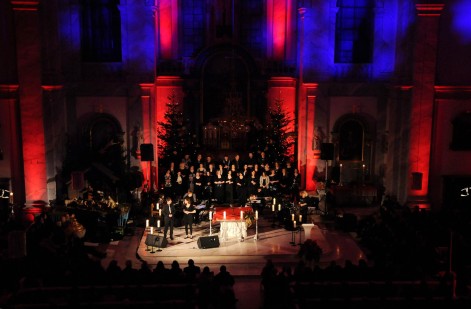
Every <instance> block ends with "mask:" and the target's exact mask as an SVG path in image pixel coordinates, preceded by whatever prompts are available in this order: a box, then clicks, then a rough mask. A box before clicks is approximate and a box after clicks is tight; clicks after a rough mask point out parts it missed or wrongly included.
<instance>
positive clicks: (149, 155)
mask: <svg viewBox="0 0 471 309" xmlns="http://www.w3.org/2000/svg"><path fill="white" fill-rule="evenodd" d="M140 150H141V161H154V145H152V144H141V147H140Z"/></svg>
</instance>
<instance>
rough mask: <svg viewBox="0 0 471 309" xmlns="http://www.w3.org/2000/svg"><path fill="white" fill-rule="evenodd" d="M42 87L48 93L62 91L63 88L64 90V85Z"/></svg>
mask: <svg viewBox="0 0 471 309" xmlns="http://www.w3.org/2000/svg"><path fill="white" fill-rule="evenodd" d="M41 87H42V88H43V89H44V90H46V91H57V90H62V88H64V86H63V85H42V86H41Z"/></svg>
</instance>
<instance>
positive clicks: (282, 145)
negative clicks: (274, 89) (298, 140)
mask: <svg viewBox="0 0 471 309" xmlns="http://www.w3.org/2000/svg"><path fill="white" fill-rule="evenodd" d="M283 102H284V100H283V99H282V98H277V99H275V106H273V107H272V108H270V109H269V111H268V116H269V118H268V127H267V131H266V148H267V150H268V153H269V154H270V155H271V158H270V159H271V161H273V162H275V161H277V162H280V163H285V162H287V161H288V160H289V159H290V158H291V157H292V156H293V154H294V137H293V133H294V132H292V131H289V129H290V125H291V122H292V120H291V119H290V118H289V117H288V116H287V115H286V113H285V112H284V111H283V109H282V106H283Z"/></svg>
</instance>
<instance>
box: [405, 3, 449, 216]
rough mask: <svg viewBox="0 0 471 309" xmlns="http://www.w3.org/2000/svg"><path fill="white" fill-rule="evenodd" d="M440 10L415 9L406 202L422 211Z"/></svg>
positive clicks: (423, 6) (432, 7) (433, 7)
mask: <svg viewBox="0 0 471 309" xmlns="http://www.w3.org/2000/svg"><path fill="white" fill-rule="evenodd" d="M443 7H444V5H443V4H430V3H427V4H425V3H424V4H422V3H419V4H417V5H416V9H417V28H416V31H417V34H416V36H415V37H416V38H417V40H416V41H415V47H414V54H413V84H412V86H413V88H412V89H413V92H412V110H411V130H410V151H409V186H408V202H409V203H411V204H412V205H419V206H422V204H423V207H428V193H429V192H428V183H429V172H430V153H431V139H432V124H433V119H432V117H433V106H434V82H435V75H436V66H437V64H436V62H437V61H436V59H437V41H438V34H439V20H440V15H441V12H442V10H443Z"/></svg>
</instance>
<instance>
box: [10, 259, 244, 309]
mask: <svg viewBox="0 0 471 309" xmlns="http://www.w3.org/2000/svg"><path fill="white" fill-rule="evenodd" d="M72 276H73V277H72V278H70V277H69V278H67V277H64V278H63V279H62V282H55V284H53V285H47V280H41V278H38V277H35V276H28V275H25V276H24V277H23V278H21V283H20V286H19V289H18V290H17V291H16V292H15V293H14V294H13V296H12V297H11V299H10V300H9V301H8V305H9V307H11V308H21V307H24V306H25V305H34V304H36V305H37V304H55V305H57V304H62V305H64V306H67V305H74V306H75V305H77V304H89V305H96V306H100V305H103V304H117V306H118V307H120V305H119V304H120V302H127V303H130V304H134V305H140V304H144V303H143V302H146V303H147V304H153V305H154V306H155V305H159V304H172V305H177V304H182V305H183V306H182V307H185V308H235V303H236V301H237V300H236V297H235V293H234V289H233V286H234V284H235V280H234V277H233V276H232V275H231V273H230V272H229V271H228V270H227V268H226V266H225V265H221V267H220V268H219V272H218V273H216V274H215V273H214V272H213V271H211V270H210V269H209V267H208V266H205V267H204V268H203V269H201V268H200V266H197V265H195V263H194V261H193V260H192V259H190V260H188V265H187V266H186V267H180V264H179V263H178V261H176V260H175V261H173V263H172V264H171V266H170V267H169V268H166V267H165V265H164V264H163V263H162V262H161V261H159V262H158V263H157V265H156V267H155V268H154V269H151V267H150V266H149V265H148V264H147V263H146V262H143V263H142V264H141V267H140V268H139V269H138V268H134V267H133V265H132V262H131V261H130V260H129V261H127V262H126V265H125V266H124V267H123V268H121V267H120V266H119V265H118V263H117V261H116V260H113V261H111V262H110V263H109V265H108V266H107V267H106V268H104V267H100V266H98V265H96V264H95V265H94V267H90V268H86V269H82V271H81V272H76V273H74V274H72Z"/></svg>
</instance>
